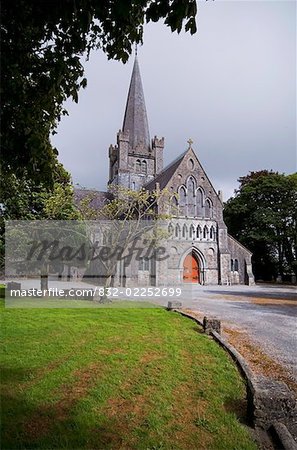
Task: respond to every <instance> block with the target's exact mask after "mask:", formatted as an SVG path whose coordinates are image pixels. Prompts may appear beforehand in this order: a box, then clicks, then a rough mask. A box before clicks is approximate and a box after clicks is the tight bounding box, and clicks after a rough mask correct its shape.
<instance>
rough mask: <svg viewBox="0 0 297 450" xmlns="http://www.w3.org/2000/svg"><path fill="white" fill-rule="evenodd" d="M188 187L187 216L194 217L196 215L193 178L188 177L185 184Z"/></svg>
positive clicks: (194, 181) (194, 182)
mask: <svg viewBox="0 0 297 450" xmlns="http://www.w3.org/2000/svg"><path fill="white" fill-rule="evenodd" d="M187 187H188V216H189V217H195V215H196V196H195V191H196V180H195V178H194V177H190V178H189V179H188V182H187Z"/></svg>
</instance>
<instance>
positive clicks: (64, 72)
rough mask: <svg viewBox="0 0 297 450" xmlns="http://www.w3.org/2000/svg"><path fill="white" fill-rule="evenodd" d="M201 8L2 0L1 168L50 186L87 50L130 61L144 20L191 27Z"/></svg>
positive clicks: (183, 0) (161, 2)
mask: <svg viewBox="0 0 297 450" xmlns="http://www.w3.org/2000/svg"><path fill="white" fill-rule="evenodd" d="M196 13H197V6H196V1H195V0H170V1H168V0H153V1H148V0H138V1H127V0H64V1H62V2H61V1H57V0H52V1H50V2H43V1H40V0H14V1H11V0H3V2H2V17H1V18H2V21H1V39H2V115H1V120H2V154H3V168H2V170H3V171H5V173H8V172H9V173H13V174H15V175H16V176H17V177H23V176H24V174H25V175H26V177H27V178H28V177H29V178H32V179H34V180H36V181H37V182H39V181H42V182H43V183H47V184H48V185H50V186H52V185H53V184H54V180H53V176H52V173H53V166H54V164H55V156H56V155H57V150H56V149H54V148H52V146H51V144H50V139H49V136H50V133H51V132H55V131H54V130H55V127H56V126H57V123H58V121H59V120H60V118H61V116H62V115H63V114H66V110H65V109H64V107H63V102H64V101H65V100H66V99H67V98H69V97H71V98H72V99H73V100H74V101H76V102H77V101H78V91H79V89H80V88H81V87H85V86H86V83H87V81H86V79H85V78H84V68H83V65H82V56H83V55H85V56H86V57H88V55H89V53H90V51H91V50H93V49H98V48H100V49H102V50H103V51H104V52H105V53H106V54H107V57H108V58H113V59H118V60H121V61H123V62H125V61H127V59H128V57H129V55H130V54H131V51H132V45H133V43H140V42H142V36H143V24H144V22H145V21H146V22H148V21H158V20H159V19H161V18H163V19H165V24H166V25H167V26H169V27H170V28H171V30H172V31H177V32H180V31H181V29H182V28H183V26H184V28H185V30H186V31H190V32H191V33H192V34H193V33H195V32H196V23H195V16H196Z"/></svg>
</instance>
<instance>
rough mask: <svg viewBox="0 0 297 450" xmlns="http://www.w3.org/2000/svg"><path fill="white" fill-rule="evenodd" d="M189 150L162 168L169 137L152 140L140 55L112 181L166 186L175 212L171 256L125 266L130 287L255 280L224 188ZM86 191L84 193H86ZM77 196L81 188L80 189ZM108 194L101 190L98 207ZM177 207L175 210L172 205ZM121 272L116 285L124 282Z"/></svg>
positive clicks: (112, 155)
mask: <svg viewBox="0 0 297 450" xmlns="http://www.w3.org/2000/svg"><path fill="white" fill-rule="evenodd" d="M192 143H193V142H192V141H191V140H190V139H189V141H188V144H189V146H188V149H187V150H186V151H185V152H183V153H182V154H181V155H180V156H179V157H178V158H177V159H176V160H174V161H173V162H172V163H170V164H169V165H168V166H167V167H163V152H164V138H161V139H159V138H157V137H156V136H155V137H154V138H153V139H150V133H149V126H148V119H147V112H146V107H145V99H144V93H143V87H142V81H141V76H140V70H139V64H138V60H137V57H136V58H135V62H134V67H133V71H132V77H131V82H130V88H129V93H128V98H127V104H126V110H125V115H124V122H123V127H122V130H120V131H119V132H118V134H117V143H116V145H111V146H110V148H109V181H108V183H109V184H120V185H123V186H125V187H127V188H129V189H132V190H139V189H141V188H144V189H146V190H148V191H154V190H156V189H160V190H162V189H165V188H166V189H167V190H168V191H169V192H172V193H177V194H178V195H173V196H172V200H171V201H172V202H173V203H174V211H175V213H174V216H172V219H171V220H170V221H169V222H170V223H169V224H168V228H169V230H170V236H171V237H170V238H169V239H168V246H169V248H168V251H169V253H170V258H169V259H167V260H165V261H158V262H155V264H152V262H151V261H140V262H138V264H137V265H136V264H134V265H131V266H130V267H126V268H125V284H126V286H135V285H136V286H148V285H155V286H162V285H168V283H169V284H170V285H175V284H181V283H196V284H203V285H217V284H249V285H251V284H253V283H254V277H253V273H252V267H251V252H249V250H248V249H246V248H245V247H243V246H242V245H241V244H240V243H239V242H238V241H236V240H235V239H234V238H233V237H232V236H230V235H229V234H228V230H227V227H226V225H225V223H224V221H223V203H222V197H221V193H220V191H219V192H218V193H217V192H216V191H215V189H214V188H213V186H212V184H211V181H210V180H209V178H208V176H207V174H206V172H205V171H204V169H203V167H202V165H201V163H200V161H199V160H198V158H197V156H196V154H195V151H194V150H193V148H192ZM85 194H86V192H85V193H84V194H83V195H85ZM76 195H77V196H78V197H80V196H81V195H82V193H79V192H77V194H76ZM106 201H108V194H107V193H105V192H98V207H100V204H103V203H104V202H106ZM172 210H173V209H172ZM122 279H123V277H122V276H121V274H117V275H116V276H115V279H114V283H115V285H120V284H122Z"/></svg>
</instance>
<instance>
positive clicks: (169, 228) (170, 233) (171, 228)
mask: <svg viewBox="0 0 297 450" xmlns="http://www.w3.org/2000/svg"><path fill="white" fill-rule="evenodd" d="M168 233H169V236H170V237H172V236H173V233H174V228H173V225H172V223H170V224H169V225H168Z"/></svg>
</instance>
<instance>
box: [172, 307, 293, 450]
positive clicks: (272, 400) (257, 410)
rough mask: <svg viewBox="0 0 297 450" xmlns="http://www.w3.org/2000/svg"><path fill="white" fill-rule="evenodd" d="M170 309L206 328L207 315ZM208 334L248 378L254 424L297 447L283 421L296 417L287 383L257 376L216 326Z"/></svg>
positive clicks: (290, 449) (286, 446) (284, 444)
mask: <svg viewBox="0 0 297 450" xmlns="http://www.w3.org/2000/svg"><path fill="white" fill-rule="evenodd" d="M170 310H171V311H174V312H177V313H179V314H181V315H182V316H184V317H187V318H188V319H191V320H193V321H194V322H196V323H197V324H198V325H200V326H201V327H202V328H205V319H204V321H203V322H202V321H201V320H199V319H197V317H194V316H192V315H191V314H189V313H185V312H183V311H181V310H180V309H173V308H172V309H170ZM210 321H211V319H210ZM208 334H209V335H210V336H212V337H213V339H214V340H215V341H216V342H217V343H218V344H219V345H221V346H222V347H223V348H224V349H225V350H226V351H227V352H228V353H229V354H230V355H231V357H232V359H233V360H234V361H235V363H236V364H237V366H238V367H239V369H240V371H241V373H242V375H243V377H244V378H245V380H246V382H247V403H248V405H247V416H248V418H249V419H250V420H251V421H252V422H253V425H254V426H255V427H258V428H261V429H263V430H264V431H266V432H269V433H270V432H272V434H273V435H274V438H275V437H277V439H278V440H279V441H280V444H281V445H282V447H283V448H284V449H285V450H297V443H296V442H295V440H294V438H293V437H292V435H291V433H290V432H289V430H288V429H287V427H286V425H285V424H284V423H282V422H283V421H284V422H287V421H292V422H296V421H297V406H296V400H295V399H294V396H293V395H292V393H291V391H290V390H289V388H288V386H287V385H286V384H285V383H282V382H278V381H274V380H271V379H270V378H267V377H259V376H257V377H256V376H255V375H254V374H253V373H252V371H251V369H250V368H249V366H248V364H247V362H246V361H245V359H244V358H243V357H242V355H241V354H240V353H239V352H238V351H237V350H236V349H235V348H234V347H233V346H232V345H230V344H229V343H228V341H227V340H226V339H224V338H223V337H222V336H221V335H220V334H219V333H217V332H216V331H214V330H210V331H209V333H208Z"/></svg>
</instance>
